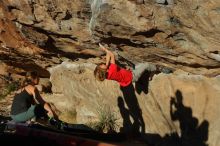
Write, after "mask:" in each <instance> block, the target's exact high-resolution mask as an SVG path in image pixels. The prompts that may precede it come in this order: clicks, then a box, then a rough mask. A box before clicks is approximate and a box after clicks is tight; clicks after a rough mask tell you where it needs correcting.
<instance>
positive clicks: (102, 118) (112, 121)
mask: <svg viewBox="0 0 220 146" xmlns="http://www.w3.org/2000/svg"><path fill="white" fill-rule="evenodd" d="M98 118H99V121H98V122H95V123H90V127H92V128H93V129H94V130H96V131H99V132H104V133H110V132H115V131H116V129H117V127H118V125H117V120H118V119H117V117H116V115H115V113H114V112H112V111H111V108H110V107H109V106H108V105H104V106H102V107H99V108H98Z"/></svg>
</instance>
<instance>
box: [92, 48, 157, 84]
mask: <svg viewBox="0 0 220 146" xmlns="http://www.w3.org/2000/svg"><path fill="white" fill-rule="evenodd" d="M99 46H100V48H101V49H102V50H103V51H105V52H106V62H105V63H100V64H98V65H97V66H96V68H95V70H94V76H95V78H96V79H97V80H99V81H104V80H105V79H108V80H114V81H117V82H118V83H119V84H120V86H122V87H126V86H128V85H129V84H130V83H132V82H136V81H138V79H139V78H140V77H141V75H142V74H143V72H144V71H145V70H148V71H155V70H156V66H155V65H152V64H148V63H140V64H138V65H137V66H135V69H134V70H132V71H131V70H127V69H124V68H121V67H119V66H118V65H117V64H115V55H114V54H113V53H112V52H111V51H109V50H108V49H107V48H105V47H104V46H102V45H101V44H99Z"/></svg>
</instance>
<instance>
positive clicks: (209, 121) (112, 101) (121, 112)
mask: <svg viewBox="0 0 220 146" xmlns="http://www.w3.org/2000/svg"><path fill="white" fill-rule="evenodd" d="M93 69H94V65H93V64H88V63H82V64H77V63H68V62H64V63H62V64H61V65H59V66H57V67H54V68H52V69H51V70H50V72H51V78H50V80H51V82H52V91H53V95H48V96H47V100H48V101H51V102H54V104H55V106H56V107H57V108H58V109H61V110H63V111H62V113H63V114H64V115H62V114H61V117H62V118H63V119H66V120H69V121H71V122H74V123H80V124H82V123H83V124H85V123H89V122H91V121H96V120H98V113H97V110H98V109H99V106H106V105H109V106H110V109H111V111H112V112H115V114H116V115H117V118H118V121H117V122H118V124H119V130H120V131H121V132H125V131H129V130H131V129H129V128H131V127H133V128H135V130H138V131H139V132H143V133H155V134H160V136H162V137H163V136H165V135H166V136H165V137H167V136H168V135H171V134H172V133H175V132H176V133H178V135H179V136H180V137H181V138H182V139H183V140H186V142H188V143H187V145H194V144H195V143H193V139H194V138H195V136H198V135H199V136H200V138H199V142H200V144H205V143H208V144H209V145H213V146H214V145H219V141H218V139H219V136H220V133H219V130H220V129H219V126H218V125H219V122H220V118H219V116H218V115H219V114H220V110H219V108H218V105H219V104H220V100H219V98H218V97H219V93H220V78H219V77H216V78H206V77H203V76H201V75H187V74H185V75H184V74H181V75H179V74H176V73H174V74H162V73H161V74H158V75H155V76H153V80H152V81H150V82H149V86H146V84H145V86H144V87H146V89H144V88H139V87H141V86H140V85H141V83H139V84H136V86H135V88H134V86H130V87H127V88H121V89H120V87H119V85H118V84H117V83H116V82H114V81H104V82H99V81H96V80H95V79H94V77H93ZM146 82H147V80H145V82H144V83H146ZM142 85H143V83H142ZM142 87H143V86H142ZM146 93H147V94H146ZM65 111H72V112H74V114H73V113H70V114H67V113H66V112H65ZM71 119H72V120H71ZM123 126H124V127H123ZM146 137H147V136H146ZM165 137H164V140H165Z"/></svg>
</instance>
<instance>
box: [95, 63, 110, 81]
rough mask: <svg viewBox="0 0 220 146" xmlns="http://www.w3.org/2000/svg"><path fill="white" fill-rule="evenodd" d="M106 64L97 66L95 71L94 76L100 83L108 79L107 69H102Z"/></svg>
mask: <svg viewBox="0 0 220 146" xmlns="http://www.w3.org/2000/svg"><path fill="white" fill-rule="evenodd" d="M102 64H104V63H100V64H98V65H97V66H96V68H95V70H94V76H95V78H96V79H97V80H99V81H104V80H105V79H106V74H107V69H103V68H101V67H100V65H102Z"/></svg>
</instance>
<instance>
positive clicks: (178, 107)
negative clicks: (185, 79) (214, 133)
mask: <svg viewBox="0 0 220 146" xmlns="http://www.w3.org/2000/svg"><path fill="white" fill-rule="evenodd" d="M174 109H175V111H174ZM170 116H171V119H172V120H173V121H177V120H178V121H179V123H180V130H181V132H180V142H181V145H184V146H186V145H193V146H207V144H206V141H207V140H208V126H209V123H208V121H206V120H204V121H203V122H202V123H201V125H198V124H199V122H198V119H197V118H195V117H193V115H192V109H191V108H190V107H186V106H184V105H183V96H182V93H181V92H180V91H179V90H177V91H176V97H175V98H174V97H171V100H170Z"/></svg>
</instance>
